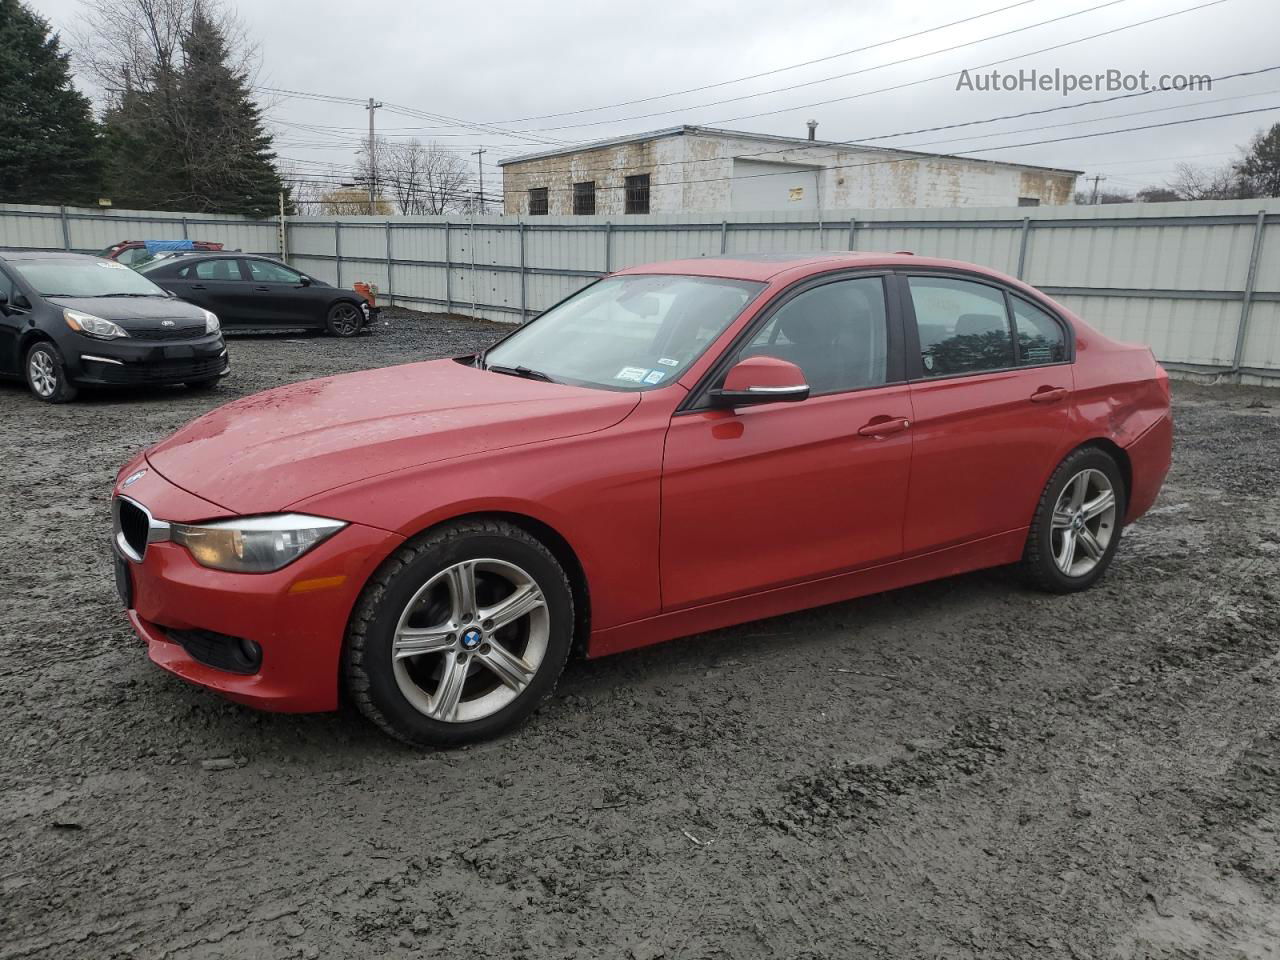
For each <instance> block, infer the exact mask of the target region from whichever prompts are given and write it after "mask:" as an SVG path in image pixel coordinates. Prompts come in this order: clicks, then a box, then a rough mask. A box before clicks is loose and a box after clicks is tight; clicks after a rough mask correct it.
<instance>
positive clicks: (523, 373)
mask: <svg viewBox="0 0 1280 960" xmlns="http://www.w3.org/2000/svg"><path fill="white" fill-rule="evenodd" d="M485 369H486V370H492V371H493V372H494V373H505V374H506V375H507V376H509V377H523V378H524V379H525V380H541V381H542V382H543V383H559V382H560V381H558V380H556V379H555V378H554V377H550V376H548V375H547V374H545V373H543V372H542V371H541V370H531V369H530V368H529V367H523V366H521V367H504V366H502V364H499V363H491V364H489V365H487V366H486V367H485Z"/></svg>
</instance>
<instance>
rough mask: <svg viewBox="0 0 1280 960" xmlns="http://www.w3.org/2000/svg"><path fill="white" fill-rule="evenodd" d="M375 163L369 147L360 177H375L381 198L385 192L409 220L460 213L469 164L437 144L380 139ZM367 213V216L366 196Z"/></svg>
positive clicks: (375, 148)
mask: <svg viewBox="0 0 1280 960" xmlns="http://www.w3.org/2000/svg"><path fill="white" fill-rule="evenodd" d="M374 160H375V161H376V162H375V163H374V164H370V163H369V151H368V148H367V147H366V148H365V150H364V152H363V153H362V154H361V157H360V163H359V167H360V171H361V176H362V177H364V178H368V177H370V176H375V177H376V181H375V182H376V183H377V185H378V193H379V195H380V196H381V195H383V192H384V191H385V194H386V195H389V196H390V198H391V200H392V201H394V203H395V206H396V209H398V210H399V211H400V213H402V214H405V215H406V216H424V215H437V214H441V213H446V212H447V211H449V210H455V209H457V208H458V203H459V201H460V200H461V199H462V198H463V193H464V191H463V187H464V185H465V184H466V181H467V163H466V161H465V160H464V159H463V158H462V157H461V156H459V155H458V154H456V153H454V152H453V151H452V150H449V149H446V148H445V147H442V146H440V144H438V143H435V142H434V141H433V142H430V143H425V144H424V143H423V142H422V141H420V140H402V141H391V140H389V139H387V138H385V137H380V138H377V139H376V140H375V141H374ZM366 182H368V181H367V179H366ZM364 212H365V213H367V212H368V200H367V195H366V201H365V210H364Z"/></svg>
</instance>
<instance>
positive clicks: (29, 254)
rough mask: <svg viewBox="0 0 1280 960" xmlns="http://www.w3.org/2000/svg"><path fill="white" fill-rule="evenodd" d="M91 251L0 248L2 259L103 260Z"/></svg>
mask: <svg viewBox="0 0 1280 960" xmlns="http://www.w3.org/2000/svg"><path fill="white" fill-rule="evenodd" d="M101 259H102V258H101V257H99V256H95V255H94V254H91V253H68V252H67V251H65V250H4V249H0V260H12V261H18V260H101Z"/></svg>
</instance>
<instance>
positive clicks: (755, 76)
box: [490, 0, 1036, 124]
mask: <svg viewBox="0 0 1280 960" xmlns="http://www.w3.org/2000/svg"><path fill="white" fill-rule="evenodd" d="M1035 2H1036V0H1019V2H1018V3H1011V4H1009V5H1008V6H1005V7H997V8H996V9H994V10H988V11H986V12H985V13H976V14H974V15H973V16H971V17H965V18H964V19H962V20H952V21H951V22H950V23H941V24H938V25H937V26H936V27H929V28H928V29H927V30H917V31H916V32H915V33H905V34H903V35H902V36H900V37H894V38H892V39H890V40H880V41H878V42H876V43H869V44H867V45H866V46H865V47H855V48H854V49H852V50H843V51H841V52H840V53H832V54H828V55H827V56H825V57H815V58H814V59H812V60H804V61H801V62H800V63H792V64H788V65H786V66H784V67H775V68H774V69H772V70H763V71H761V72H760V73H751V74H748V75H746V76H745V77H735V78H733V79H732V80H720V81H718V82H716V83H704V84H703V85H702V86H698V87H688V88H686V89H684V90H673V91H672V92H670V93H658V94H654V95H653V96H648V97H639V98H637V99H635V100H622V101H619V102H618V103H606V104H602V105H600V106H598V107H582V108H581V109H578V110H564V111H562V112H560V113H542V114H536V115H534V116H531V117H517V118H515V119H513V120H493V121H490V122H491V123H497V124H506V123H528V122H530V121H532V120H554V119H555V118H556V117H572V116H577V115H579V114H583V113H595V112H596V111H599V110H613V109H616V108H618V107H633V106H635V105H636V104H640V103H652V102H653V101H655V100H666V99H669V98H671V97H682V96H684V95H685V94H689V93H701V92H702V91H703V90H715V89H717V88H719V87H727V86H730V85H731V84H735V83H745V82H746V81H748V80H759V79H760V78H761V77H770V76H773V75H775V74H778V73H786V72H787V71H789V70H799V69H800V68H801V67H811V66H813V65H814V64H817V63H826V62H828V61H830V60H838V59H840V58H841V57H848V56H852V55H853V54H855V53H866V52H867V51H868V50H875V49H877V48H878V47H887V46H891V45H892V44H895V43H900V42H902V41H903V40H913V39H915V38H916V37H923V36H924V35H925V34H929V33H936V32H937V31H939V30H946V29H949V28H950V27H958V26H960V25H961V24H963V23H972V22H973V21H974V20H981V19H983V18H985V17H990V16H994V15H995V14H997V13H1004V12H1005V11H1007V10H1012V9H1014V8H1015V7H1025V6H1026V5H1027V4H1029V3H1035Z"/></svg>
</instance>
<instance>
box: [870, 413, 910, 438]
mask: <svg viewBox="0 0 1280 960" xmlns="http://www.w3.org/2000/svg"><path fill="white" fill-rule="evenodd" d="M910 426H911V421H910V420H908V419H907V418H906V417H898V418H896V419H895V418H890V417H886V418H885V419H883V420H872V421H871V422H870V423H867V424H864V425H863V426H861V427H859V428H858V435H859V436H863V437H887V436H889V435H890V434H894V433H901V432H902V431H903V430H906V429H907V428H909V427H910Z"/></svg>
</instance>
